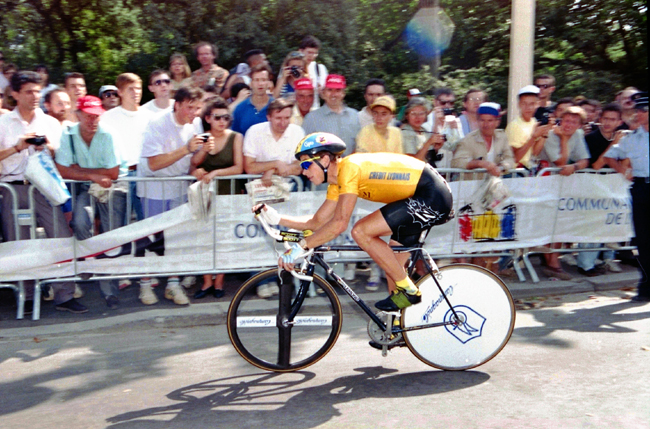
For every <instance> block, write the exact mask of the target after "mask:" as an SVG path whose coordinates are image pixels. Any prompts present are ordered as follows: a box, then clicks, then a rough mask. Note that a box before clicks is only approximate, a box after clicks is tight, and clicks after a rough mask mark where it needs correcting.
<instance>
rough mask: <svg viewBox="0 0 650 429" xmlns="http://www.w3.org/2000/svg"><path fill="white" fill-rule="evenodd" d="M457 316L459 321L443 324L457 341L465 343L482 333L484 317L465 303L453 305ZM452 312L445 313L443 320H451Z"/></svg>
mask: <svg viewBox="0 0 650 429" xmlns="http://www.w3.org/2000/svg"><path fill="white" fill-rule="evenodd" d="M454 310H456V314H457V315H458V318H459V319H460V320H461V323H458V324H456V325H445V329H446V330H447V332H449V333H450V334H451V335H453V336H454V337H456V339H457V340H458V341H460V342H461V343H463V344H465V343H467V342H468V341H470V340H473V339H474V338H478V337H480V336H481V335H483V325H485V320H486V319H485V317H483V316H481V315H480V314H478V313H477V312H476V311H474V310H473V309H471V308H470V307H468V306H466V305H457V306H455V307H454ZM453 317H454V313H452V311H451V310H448V311H447V314H445V322H447V323H448V322H451V321H452V320H453Z"/></svg>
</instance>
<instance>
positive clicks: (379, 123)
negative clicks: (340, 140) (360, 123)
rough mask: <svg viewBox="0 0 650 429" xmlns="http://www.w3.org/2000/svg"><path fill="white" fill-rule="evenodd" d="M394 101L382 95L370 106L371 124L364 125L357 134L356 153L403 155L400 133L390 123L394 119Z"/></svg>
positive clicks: (388, 96)
mask: <svg viewBox="0 0 650 429" xmlns="http://www.w3.org/2000/svg"><path fill="white" fill-rule="evenodd" d="M395 107H396V105H395V100H394V99H393V97H391V96H390V95H382V96H381V97H377V99H376V100H375V101H374V103H372V104H371V105H370V112H371V113H372V120H373V123H372V124H370V125H366V126H365V127H363V128H362V129H361V131H359V134H357V139H356V140H357V150H356V151H357V152H392V153H404V148H403V147H402V132H401V131H400V129H399V128H397V127H391V126H390V123H391V121H392V120H393V118H394V117H395Z"/></svg>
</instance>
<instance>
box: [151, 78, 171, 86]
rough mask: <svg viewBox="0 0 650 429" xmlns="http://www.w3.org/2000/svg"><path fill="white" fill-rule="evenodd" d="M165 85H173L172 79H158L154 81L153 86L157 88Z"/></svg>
mask: <svg viewBox="0 0 650 429" xmlns="http://www.w3.org/2000/svg"><path fill="white" fill-rule="evenodd" d="M163 83H165V84H167V85H169V84H170V83H172V81H171V79H158V80H154V81H153V84H154V85H156V86H160V85H162V84H163Z"/></svg>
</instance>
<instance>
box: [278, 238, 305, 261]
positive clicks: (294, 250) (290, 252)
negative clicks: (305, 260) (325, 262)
mask: <svg viewBox="0 0 650 429" xmlns="http://www.w3.org/2000/svg"><path fill="white" fill-rule="evenodd" d="M289 246H290V247H289V249H287V251H286V252H284V253H283V254H282V262H284V263H285V264H293V261H295V260H296V259H299V258H300V257H302V256H303V254H304V253H305V250H304V249H303V248H302V247H300V245H299V244H298V243H291V244H289Z"/></svg>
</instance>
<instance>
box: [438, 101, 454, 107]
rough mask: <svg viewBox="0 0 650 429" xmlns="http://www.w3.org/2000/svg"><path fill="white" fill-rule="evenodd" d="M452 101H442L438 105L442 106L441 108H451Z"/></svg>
mask: <svg viewBox="0 0 650 429" xmlns="http://www.w3.org/2000/svg"><path fill="white" fill-rule="evenodd" d="M454 102H455V101H454V100H449V101H442V100H440V101H439V103H440V104H442V105H443V106H453V105H454Z"/></svg>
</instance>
